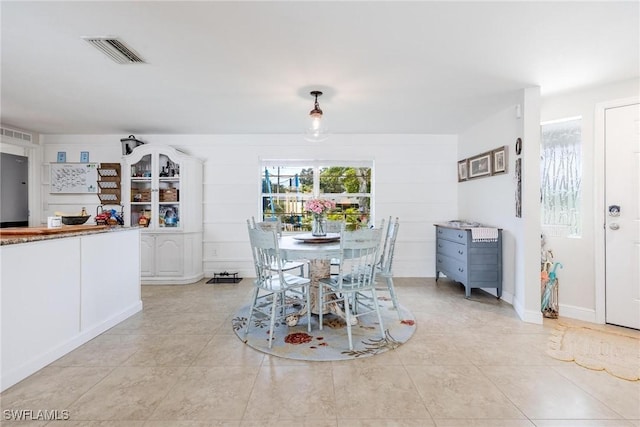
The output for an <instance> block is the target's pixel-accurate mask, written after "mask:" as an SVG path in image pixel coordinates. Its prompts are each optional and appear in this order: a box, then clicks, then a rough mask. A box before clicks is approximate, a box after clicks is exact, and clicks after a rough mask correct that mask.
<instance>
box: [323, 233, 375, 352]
mask: <svg viewBox="0 0 640 427" xmlns="http://www.w3.org/2000/svg"><path fill="white" fill-rule="evenodd" d="M381 234H382V229H381V228H366V229H360V230H355V231H343V232H342V234H341V236H340V257H339V260H340V265H339V267H338V275H337V276H335V277H334V276H332V277H329V278H325V279H321V280H320V284H321V286H318V301H320V304H321V305H323V306H324V305H327V304H335V303H340V302H342V305H343V306H344V313H345V320H346V323H347V336H348V338H349V350H353V337H352V332H351V327H352V324H356V323H357V318H358V317H360V316H364V315H366V314H369V313H373V312H375V313H376V314H377V316H378V324H379V326H380V335H381V337H382V338H384V336H385V334H384V325H383V323H382V316H381V315H380V306H379V304H378V298H377V294H376V289H375V264H376V262H377V261H378V252H379V249H380V241H381ZM322 285H324V286H322ZM350 302H352V304H350ZM323 311H324V310H322V309H321V310H319V320H318V323H319V325H320V329H322V322H323V320H322V319H323Z"/></svg>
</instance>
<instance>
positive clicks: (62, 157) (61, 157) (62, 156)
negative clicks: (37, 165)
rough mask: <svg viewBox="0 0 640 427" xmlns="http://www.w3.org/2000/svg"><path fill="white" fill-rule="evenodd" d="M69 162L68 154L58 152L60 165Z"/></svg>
mask: <svg viewBox="0 0 640 427" xmlns="http://www.w3.org/2000/svg"><path fill="white" fill-rule="evenodd" d="M66 161H67V152H66V151H58V163H65V162H66Z"/></svg>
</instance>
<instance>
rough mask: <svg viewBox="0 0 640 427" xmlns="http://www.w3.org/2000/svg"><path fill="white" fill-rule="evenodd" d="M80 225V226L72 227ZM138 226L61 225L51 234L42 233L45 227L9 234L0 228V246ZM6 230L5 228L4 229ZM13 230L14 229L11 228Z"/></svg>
mask: <svg viewBox="0 0 640 427" xmlns="http://www.w3.org/2000/svg"><path fill="white" fill-rule="evenodd" d="M72 227H82V228H72ZM136 228H138V227H122V226H116V227H110V226H106V225H95V226H66V227H65V226H63V227H62V229H59V230H56V231H55V232H52V234H44V233H46V231H45V232H44V233H43V232H42V231H43V230H44V229H46V227H31V228H29V227H25V228H24V229H22V230H21V231H22V234H17V235H16V234H11V231H7V233H9V234H5V233H3V229H1V228H0V246H5V245H15V244H20V243H29V242H38V241H43V240H53V239H64V238H65V237H78V236H89V235H92V234H100V233H110V232H117V231H127V230H134V229H136ZM5 230H7V229H5ZM12 230H15V229H12ZM30 230H33V234H29V231H30Z"/></svg>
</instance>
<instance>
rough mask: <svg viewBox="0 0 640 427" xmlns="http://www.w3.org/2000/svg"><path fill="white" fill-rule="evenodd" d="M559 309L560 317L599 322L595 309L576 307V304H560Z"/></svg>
mask: <svg viewBox="0 0 640 427" xmlns="http://www.w3.org/2000/svg"><path fill="white" fill-rule="evenodd" d="M558 311H559V315H560V317H566V318H569V319H576V320H582V321H584V322H590V323H598V321H597V319H596V311H595V310H593V309H588V308H584V307H576V306H574V305H566V304H559V307H558Z"/></svg>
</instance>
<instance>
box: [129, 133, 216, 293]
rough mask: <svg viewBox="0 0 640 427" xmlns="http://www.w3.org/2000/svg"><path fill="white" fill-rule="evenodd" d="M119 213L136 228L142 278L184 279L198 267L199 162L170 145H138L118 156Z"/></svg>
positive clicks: (199, 272) (196, 275)
mask: <svg viewBox="0 0 640 427" xmlns="http://www.w3.org/2000/svg"><path fill="white" fill-rule="evenodd" d="M123 159H124V173H123V175H124V177H123V189H122V190H123V201H124V210H125V218H128V220H127V221H129V223H130V224H131V225H132V226H137V225H138V224H140V223H141V221H140V220H141V218H142V219H143V221H142V223H145V222H146V226H145V227H143V228H142V230H141V241H140V253H141V269H140V273H141V276H142V283H143V284H187V283H193V282H196V281H198V280H200V279H201V278H202V277H203V276H204V273H203V269H202V162H201V161H200V160H199V159H196V158H194V157H191V156H189V155H187V154H184V153H182V152H180V151H178V150H176V149H174V148H172V147H162V146H153V145H151V144H148V145H140V146H138V147H136V148H135V149H134V150H133V152H132V153H131V154H129V155H127V156H125V157H124V158H123Z"/></svg>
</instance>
